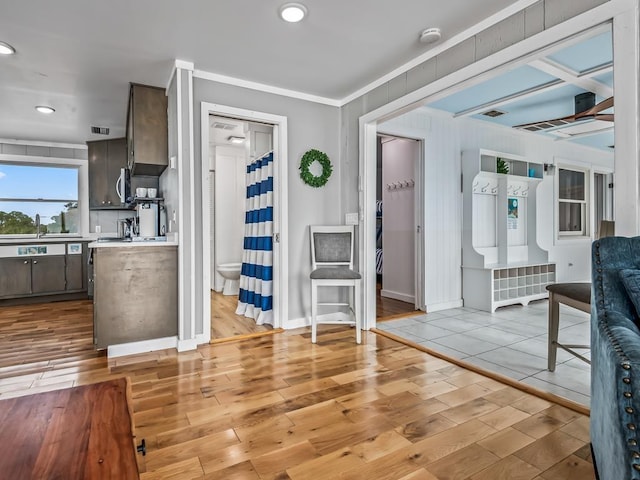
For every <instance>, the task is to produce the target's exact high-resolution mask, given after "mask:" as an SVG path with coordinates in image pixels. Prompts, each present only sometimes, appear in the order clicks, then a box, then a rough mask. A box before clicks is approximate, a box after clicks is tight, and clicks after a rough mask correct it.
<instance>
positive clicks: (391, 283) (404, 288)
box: [381, 138, 420, 303]
mask: <svg viewBox="0 0 640 480" xmlns="http://www.w3.org/2000/svg"><path fill="white" fill-rule="evenodd" d="M419 145H420V144H419V142H417V141H416V140H408V139H404V138H395V139H392V140H386V141H384V142H383V144H382V205H383V210H382V212H383V214H382V249H383V274H382V291H381V294H382V296H384V297H391V298H395V299H398V300H402V301H405V302H410V303H413V302H414V301H415V255H414V248H415V234H414V223H415V221H414V204H415V191H414V188H413V187H410V186H407V187H404V188H387V185H388V184H394V183H396V182H397V183H400V182H403V181H404V182H408V181H415V178H414V172H415V164H416V160H417V159H418V158H419V155H420V152H419V151H418V148H419Z"/></svg>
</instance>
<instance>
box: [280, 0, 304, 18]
mask: <svg viewBox="0 0 640 480" xmlns="http://www.w3.org/2000/svg"><path fill="white" fill-rule="evenodd" d="M306 15H307V7H305V6H304V5H302V4H301V3H285V4H284V5H282V6H281V7H280V17H281V18H282V19H283V20H284V21H285V22H291V23H295V22H299V21H300V20H302V19H303V18H304V17H305V16H306Z"/></svg>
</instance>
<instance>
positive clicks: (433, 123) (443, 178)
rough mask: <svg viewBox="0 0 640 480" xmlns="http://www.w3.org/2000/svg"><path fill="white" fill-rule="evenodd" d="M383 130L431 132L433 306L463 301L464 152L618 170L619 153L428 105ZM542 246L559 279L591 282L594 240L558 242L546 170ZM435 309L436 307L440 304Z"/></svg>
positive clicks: (428, 241)
mask: <svg viewBox="0 0 640 480" xmlns="http://www.w3.org/2000/svg"><path fill="white" fill-rule="evenodd" d="M381 128H382V129H385V128H386V129H393V131H394V132H396V133H400V132H402V130H403V129H406V130H407V131H411V132H413V133H415V132H416V131H423V132H425V137H426V141H425V144H424V149H425V151H424V156H425V177H424V179H423V181H424V185H425V218H424V225H425V229H424V233H425V269H426V270H425V291H424V295H425V303H426V305H427V311H429V310H431V311H433V310H434V309H437V306H438V304H447V303H449V302H456V301H459V300H460V298H461V289H460V285H461V272H460V266H461V261H462V259H461V238H462V237H461V236H462V228H461V226H462V196H461V192H460V175H461V162H460V155H461V152H462V151H463V150H466V149H475V148H485V149H489V150H495V151H498V152H504V153H511V154H515V155H520V156H523V157H525V158H527V159H530V160H531V161H537V162H541V163H555V162H556V159H558V158H562V159H565V160H570V161H572V162H574V163H575V164H576V165H584V166H587V167H589V168H592V167H594V166H600V168H613V154H611V153H608V152H600V151H599V150H595V149H591V148H587V147H582V146H577V145H573V144H571V143H569V142H554V141H553V140H552V139H545V138H543V137H541V136H539V135H531V134H528V133H525V132H514V131H512V130H510V129H505V128H500V127H496V126H492V125H488V124H486V122H482V121H478V120H471V119H466V118H459V119H452V118H451V117H450V115H447V114H444V113H442V112H438V111H435V110H430V109H427V108H423V109H419V110H415V111H413V112H410V113H407V114H405V115H403V116H400V117H398V118H395V119H393V120H391V121H389V122H386V123H384V124H382V125H381ZM537 198H538V209H537V217H538V218H537V222H538V229H537V240H538V245H539V246H540V247H541V248H543V249H545V250H548V251H549V260H550V261H552V262H556V263H557V279H558V281H589V278H590V258H591V257H590V248H591V241H590V239H581V240H557V239H556V238H555V233H554V232H555V230H554V212H555V208H554V176H552V175H545V178H544V180H543V181H542V182H541V183H540V184H539V186H538V191H537ZM434 307H435V308H434Z"/></svg>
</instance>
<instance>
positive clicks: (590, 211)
mask: <svg viewBox="0 0 640 480" xmlns="http://www.w3.org/2000/svg"><path fill="white" fill-rule="evenodd" d="M553 165H554V168H553V177H554V190H553V209H554V237H555V243H569V242H582V241H589V242H591V241H592V239H593V238H594V236H595V235H596V231H597V226H596V225H595V222H596V205H595V201H596V195H595V175H596V174H603V175H606V178H607V179H609V180H610V181H611V182H613V169H611V168H608V167H606V166H604V165H599V164H585V163H580V162H572V161H571V160H567V159H561V158H557V157H556V159H555V163H554V164H553ZM561 169H562V170H571V171H574V172H583V173H584V179H585V190H584V191H585V200H584V201H581V200H571V199H566V200H562V201H563V202H568V203H583V204H585V207H584V232H581V233H572V232H560V202H561V200H560V170H561ZM614 196H615V192H614V191H613V190H611V191H610V192H608V193H607V194H605V196H604V198H603V200H604V202H605V204H604V205H603V207H602V208H603V211H604V212H605V216H606V217H608V218H607V219H613V211H614V209H613V204H614V198H615V197H614Z"/></svg>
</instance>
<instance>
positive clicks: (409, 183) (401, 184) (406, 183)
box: [387, 179, 416, 190]
mask: <svg viewBox="0 0 640 480" xmlns="http://www.w3.org/2000/svg"><path fill="white" fill-rule="evenodd" d="M415 184H416V182H415V181H414V180H413V179H408V180H399V181H397V182H393V183H387V190H400V189H402V188H412V187H414V186H415Z"/></svg>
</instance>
